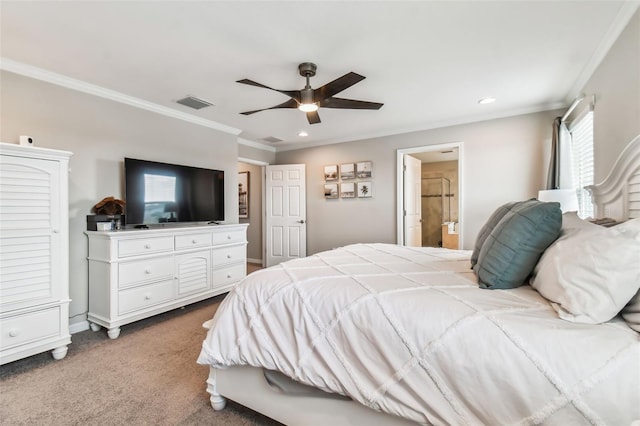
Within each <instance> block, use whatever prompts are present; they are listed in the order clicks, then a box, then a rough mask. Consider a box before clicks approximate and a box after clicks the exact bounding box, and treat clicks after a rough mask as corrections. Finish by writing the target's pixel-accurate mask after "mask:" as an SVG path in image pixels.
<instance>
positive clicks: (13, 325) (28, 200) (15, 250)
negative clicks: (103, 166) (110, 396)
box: [0, 143, 72, 364]
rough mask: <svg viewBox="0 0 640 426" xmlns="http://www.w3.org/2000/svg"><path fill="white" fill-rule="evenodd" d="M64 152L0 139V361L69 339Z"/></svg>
mask: <svg viewBox="0 0 640 426" xmlns="http://www.w3.org/2000/svg"><path fill="white" fill-rule="evenodd" d="M71 155H72V153H70V152H66V151H58V150H53V149H45V148H37V147H32V146H21V145H16V144H8V143H0V364H5V363H8V362H12V361H15V360H18V359H21V358H24V357H27V356H31V355H34V354H37V353H41V352H45V351H48V350H51V351H52V352H51V354H52V355H53V357H54V358H55V359H62V358H64V356H65V355H66V354H67V345H68V344H70V343H71V336H70V334H69V302H70V300H69V220H68V217H69V199H68V171H69V158H70V157H71Z"/></svg>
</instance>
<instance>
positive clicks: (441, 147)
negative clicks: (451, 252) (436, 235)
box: [396, 141, 464, 248]
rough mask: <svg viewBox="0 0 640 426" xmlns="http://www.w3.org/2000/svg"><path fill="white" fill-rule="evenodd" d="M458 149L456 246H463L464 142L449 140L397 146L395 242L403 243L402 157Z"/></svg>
mask: <svg viewBox="0 0 640 426" xmlns="http://www.w3.org/2000/svg"><path fill="white" fill-rule="evenodd" d="M453 148H457V149H458V222H459V224H458V247H460V248H463V247H464V241H463V236H464V233H463V229H464V220H463V219H464V142H462V141H459V142H449V143H441V144H434V145H425V146H417V147H412V148H398V150H397V151H396V196H397V199H396V242H397V244H399V245H404V244H405V241H404V157H405V155H409V154H416V153H419V152H428V151H445V150H448V149H453Z"/></svg>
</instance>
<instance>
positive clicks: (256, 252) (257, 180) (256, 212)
mask: <svg viewBox="0 0 640 426" xmlns="http://www.w3.org/2000/svg"><path fill="white" fill-rule="evenodd" d="M238 172H249V218H248V219H240V223H248V224H249V228H247V241H248V242H249V243H248V244H247V259H248V260H249V261H250V262H257V263H261V262H262V166H257V165H254V164H247V163H238Z"/></svg>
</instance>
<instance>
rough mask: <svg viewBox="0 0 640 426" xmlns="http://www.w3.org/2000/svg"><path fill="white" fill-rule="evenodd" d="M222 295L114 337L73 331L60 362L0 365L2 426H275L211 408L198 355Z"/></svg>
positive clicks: (241, 410)
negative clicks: (204, 326)
mask: <svg viewBox="0 0 640 426" xmlns="http://www.w3.org/2000/svg"><path fill="white" fill-rule="evenodd" d="M223 297H224V296H217V297H215V298H212V299H209V300H205V301H202V302H198V303H195V304H192V305H189V306H186V307H184V308H182V309H176V310H174V311H170V312H167V313H164V314H161V315H157V316H154V317H152V318H148V319H145V320H141V321H137V322H135V323H132V324H128V325H125V326H123V327H122V331H121V334H120V337H118V338H117V339H115V340H111V339H109V338H108V337H107V334H106V332H105V330H104V329H103V330H100V331H98V332H93V331H91V330H87V331H84V332H81V333H76V334H74V335H72V337H71V339H72V344H71V345H70V346H69V352H68V354H67V356H66V357H65V358H64V359H62V360H60V361H55V360H53V358H52V357H51V354H50V353H49V352H46V353H43V354H39V355H35V356H32V357H29V358H25V359H22V360H18V361H15V362H12V363H9V364H5V365H3V366H0V424H2V425H229V426H236V425H237V426H244V425H267V426H272V425H273V426H275V425H279V424H280V423H278V422H276V421H274V420H272V419H270V418H267V417H265V416H262V415H260V414H258V413H255V412H253V411H251V410H249V409H247V408H245V407H242V406H240V405H238V404H235V403H233V402H232V401H229V403H228V405H227V408H225V409H224V410H222V411H218V412H216V411H213V409H212V408H211V405H210V403H209V394H207V392H206V390H205V380H206V379H207V375H208V368H207V367H206V366H202V365H198V364H196V359H197V357H198V354H199V353H200V347H201V345H202V341H203V339H204V337H205V334H206V330H204V329H203V328H202V323H203V322H204V321H207V320H209V319H211V318H212V316H213V314H214V312H215V310H216V309H217V307H218V305H219V303H220V302H221V301H222V299H223Z"/></svg>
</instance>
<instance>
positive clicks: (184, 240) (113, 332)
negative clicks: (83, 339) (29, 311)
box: [86, 224, 248, 339]
mask: <svg viewBox="0 0 640 426" xmlns="http://www.w3.org/2000/svg"><path fill="white" fill-rule="evenodd" d="M247 226H248V225H246V224H237V225H206V226H184V227H173V228H161V229H143V230H130V229H126V230H121V231H113V232H100V231H87V233H86V234H87V236H88V237H89V313H88V315H87V318H88V320H89V322H90V323H91V328H92V329H93V330H94V331H96V330H98V329H99V328H100V326H103V327H106V328H107V329H108V332H107V333H108V335H109V337H110V338H112V339H116V338H117V337H118V336H119V335H120V326H121V325H124V324H128V323H130V322H133V321H137V320H140V319H143V318H147V317H150V316H152V315H156V314H159V313H161V312H166V311H168V310H171V309H175V308H179V307H182V306H185V305H188V304H190V303H194V302H197V301H200V300H203V299H207V298H209V297H213V296H216V295H218V294H221V293H225V292H227V291H229V290H230V289H231V288H232V287H233V286H234V284H236V283H237V282H238V281H240V280H241V279H242V278H244V277H245V276H246V274H247V269H246V268H247V267H246V261H247V250H246V245H247Z"/></svg>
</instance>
